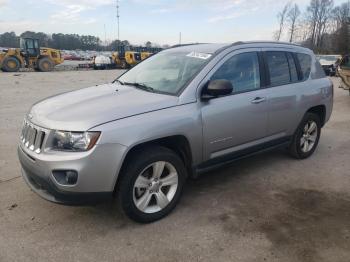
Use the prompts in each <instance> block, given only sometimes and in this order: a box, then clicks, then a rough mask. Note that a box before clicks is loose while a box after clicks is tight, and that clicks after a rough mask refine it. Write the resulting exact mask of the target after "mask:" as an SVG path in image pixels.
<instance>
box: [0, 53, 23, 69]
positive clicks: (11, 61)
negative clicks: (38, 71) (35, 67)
mask: <svg viewBox="0 0 350 262" xmlns="http://www.w3.org/2000/svg"><path fill="white" fill-rule="evenodd" d="M20 67H21V63H20V62H19V60H18V59H17V58H16V57H13V56H8V57H6V58H5V59H4V61H3V63H2V68H1V69H2V70H3V71H4V72H18V71H19V69H20Z"/></svg>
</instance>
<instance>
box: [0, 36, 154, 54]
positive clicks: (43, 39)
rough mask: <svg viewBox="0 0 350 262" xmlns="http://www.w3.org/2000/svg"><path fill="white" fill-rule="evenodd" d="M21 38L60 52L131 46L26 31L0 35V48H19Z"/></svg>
mask: <svg viewBox="0 0 350 262" xmlns="http://www.w3.org/2000/svg"><path fill="white" fill-rule="evenodd" d="M21 37H24V38H25V37H30V38H35V39H39V44H40V46H42V47H50V48H55V49H60V50H96V51H113V50H116V49H117V47H118V46H121V45H124V46H129V45H131V44H130V42H129V41H128V40H123V41H119V40H114V41H112V42H111V43H109V44H107V45H106V44H105V45H103V43H102V41H101V39H100V38H99V37H96V36H91V35H78V34H61V33H58V34H52V35H49V34H46V33H43V32H32V31H26V32H24V33H22V34H20V35H19V36H17V35H16V34H15V33H14V32H6V33H3V34H0V47H10V48H11V47H12V48H18V47H19V42H20V41H19V39H20V38H21ZM145 46H146V47H158V46H157V45H156V44H153V43H151V42H150V41H147V42H146V43H145Z"/></svg>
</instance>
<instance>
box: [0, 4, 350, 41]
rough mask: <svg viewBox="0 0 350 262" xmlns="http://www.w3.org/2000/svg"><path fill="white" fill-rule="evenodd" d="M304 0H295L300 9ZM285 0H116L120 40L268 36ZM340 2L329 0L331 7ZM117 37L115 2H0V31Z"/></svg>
mask: <svg viewBox="0 0 350 262" xmlns="http://www.w3.org/2000/svg"><path fill="white" fill-rule="evenodd" d="M309 1H310V0H295V1H294V2H295V3H297V4H298V5H299V7H300V8H301V10H305V8H306V6H307V5H308V3H309ZM287 2H288V0H192V1H191V0H120V1H119V6H120V12H119V14H120V39H121V40H124V39H126V40H129V41H130V42H131V43H132V44H144V43H145V42H146V41H151V42H152V43H157V44H161V45H163V44H170V45H173V44H178V43H179V35H180V32H181V39H182V43H191V42H192V43H193V42H225V43H226V42H235V41H248V40H271V39H272V37H273V32H274V31H276V30H277V28H278V22H277V18H276V16H277V13H278V12H279V11H280V10H281V9H282V8H283V6H284V5H285V4H286V3H287ZM343 2H345V0H334V3H335V5H339V4H340V3H343ZM27 30H30V31H40V32H45V33H77V34H80V35H82V34H86V35H87V34H89V35H95V36H99V37H100V38H101V40H102V41H104V40H105V39H107V41H111V40H112V39H116V38H117V19H116V0H92V1H91V0H0V34H1V33H3V32H7V31H14V32H16V33H17V34H20V33H22V32H24V31H27Z"/></svg>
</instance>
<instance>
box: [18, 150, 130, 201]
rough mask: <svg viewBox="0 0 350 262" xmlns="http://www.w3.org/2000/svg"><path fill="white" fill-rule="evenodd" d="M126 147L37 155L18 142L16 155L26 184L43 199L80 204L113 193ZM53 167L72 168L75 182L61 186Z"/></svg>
mask: <svg viewBox="0 0 350 262" xmlns="http://www.w3.org/2000/svg"><path fill="white" fill-rule="evenodd" d="M124 152H125V147H124V146H122V145H119V144H104V145H96V146H95V148H93V149H92V150H90V151H88V152H77V153H72V152H70V153H69V152H42V153H41V154H36V153H34V152H33V151H30V150H29V149H28V148H26V147H23V146H22V145H21V144H20V145H19V146H18V157H19V161H20V163H21V166H22V176H23V178H24V180H25V181H26V183H27V184H28V186H29V187H30V188H31V189H32V190H33V191H34V192H36V193H37V194H38V195H39V196H41V197H43V198H44V199H46V200H49V201H52V202H56V203H62V204H83V203H91V202H95V201H99V200H102V199H106V198H109V197H111V196H112V194H113V191H114V186H115V183H116V180H117V176H118V173H119V169H120V165H121V162H122V159H123V155H124ZM54 170H75V171H76V172H77V173H78V180H77V182H76V184H74V185H62V184H60V183H59V182H58V181H57V180H56V179H55V177H54V176H53V173H52V172H53V171H54Z"/></svg>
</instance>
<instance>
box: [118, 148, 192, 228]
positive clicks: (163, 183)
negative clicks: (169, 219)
mask: <svg viewBox="0 0 350 262" xmlns="http://www.w3.org/2000/svg"><path fill="white" fill-rule="evenodd" d="M186 177H187V174H186V169H185V166H184V164H183V161H182V160H181V159H180V158H179V156H178V155H177V154H175V153H174V152H173V151H171V150H170V149H168V148H165V147H161V146H152V147H148V148H145V149H143V150H138V151H137V152H135V153H134V154H133V155H132V156H131V157H130V158H128V162H127V166H126V167H125V168H124V170H123V172H122V174H121V181H120V184H119V185H120V186H119V200H120V201H121V206H122V208H123V210H124V212H125V214H126V215H127V216H128V217H129V218H131V219H132V220H134V221H136V222H140V223H150V222H154V221H156V220H159V219H161V218H163V217H165V216H166V215H168V214H169V213H170V212H171V211H172V210H173V209H174V208H175V206H176V204H177V203H178V202H179V200H180V197H181V194H182V189H183V185H184V182H185V179H186Z"/></svg>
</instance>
